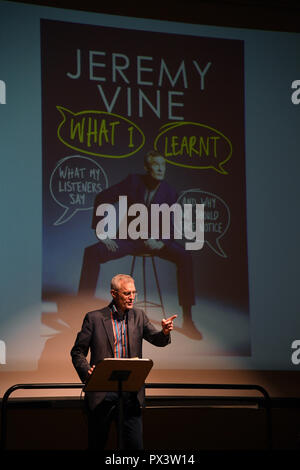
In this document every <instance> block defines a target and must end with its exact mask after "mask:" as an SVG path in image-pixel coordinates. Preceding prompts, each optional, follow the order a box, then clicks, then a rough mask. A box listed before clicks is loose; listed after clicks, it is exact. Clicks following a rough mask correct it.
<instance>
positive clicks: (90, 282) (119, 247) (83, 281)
mask: <svg viewBox="0 0 300 470" xmlns="http://www.w3.org/2000/svg"><path fill="white" fill-rule="evenodd" d="M114 244H115V249H109V248H108V247H107V245H105V244H104V243H101V242H98V243H95V244H94V245H90V246H88V247H86V248H85V250H84V255H83V262H82V268H81V275H80V281H79V288H78V293H79V294H85V295H90V296H91V297H93V296H94V295H95V292H96V287H97V282H98V277H99V274H100V266H101V264H103V263H106V262H108V261H112V260H114V259H119V258H122V257H123V256H126V255H129V254H134V252H135V243H133V242H131V241H128V240H114Z"/></svg>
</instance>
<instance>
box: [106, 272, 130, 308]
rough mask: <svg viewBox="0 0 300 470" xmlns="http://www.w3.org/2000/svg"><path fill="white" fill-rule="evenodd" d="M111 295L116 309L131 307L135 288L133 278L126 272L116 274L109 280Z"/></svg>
mask: <svg viewBox="0 0 300 470" xmlns="http://www.w3.org/2000/svg"><path fill="white" fill-rule="evenodd" d="M110 291H111V295H112V297H113V299H114V301H115V304H116V306H117V308H118V310H121V311H122V312H124V311H125V310H127V309H130V308H132V307H133V303H134V299H135V296H136V290H135V285H134V279H133V278H132V277H131V276H129V275H128V274H117V275H116V276H114V277H113V278H112V280H111V285H110Z"/></svg>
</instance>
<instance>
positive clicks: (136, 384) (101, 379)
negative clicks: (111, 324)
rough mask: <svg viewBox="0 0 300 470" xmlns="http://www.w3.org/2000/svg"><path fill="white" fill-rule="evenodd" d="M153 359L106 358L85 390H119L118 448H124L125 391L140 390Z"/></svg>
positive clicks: (99, 364)
mask: <svg viewBox="0 0 300 470" xmlns="http://www.w3.org/2000/svg"><path fill="white" fill-rule="evenodd" d="M152 366H153V361H152V360H151V359H138V358H131V359H130V358H124V359H117V358H106V359H103V361H101V362H99V363H98V364H97V365H96V367H95V369H94V371H93V373H92V374H91V376H90V377H89V379H88V381H87V382H86V384H85V386H84V388H83V390H84V391H85V392H118V399H119V402H118V404H119V410H118V411H119V413H118V448H119V449H123V419H124V404H123V392H138V391H139V390H140V388H141V387H142V386H143V385H144V382H145V380H146V378H147V375H148V374H149V372H150V370H151V369H152Z"/></svg>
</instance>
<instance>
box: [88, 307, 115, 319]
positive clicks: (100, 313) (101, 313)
mask: <svg viewBox="0 0 300 470" xmlns="http://www.w3.org/2000/svg"><path fill="white" fill-rule="evenodd" d="M109 314H110V308H109V305H107V306H106V307H103V308H100V309H96V310H91V311H90V312H87V313H86V315H85V317H86V318H89V319H91V320H92V319H96V318H102V317H106V316H107V315H109Z"/></svg>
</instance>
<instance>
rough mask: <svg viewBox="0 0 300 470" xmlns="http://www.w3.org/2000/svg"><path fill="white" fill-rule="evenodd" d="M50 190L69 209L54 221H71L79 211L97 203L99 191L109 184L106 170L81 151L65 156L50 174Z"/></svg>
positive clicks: (61, 204) (58, 201)
mask: <svg viewBox="0 0 300 470" xmlns="http://www.w3.org/2000/svg"><path fill="white" fill-rule="evenodd" d="M49 186H50V193H51V196H52V197H53V199H54V201H55V202H56V203H57V204H58V205H59V206H61V207H63V208H64V209H65V210H64V212H63V214H62V215H61V216H60V217H59V218H58V219H57V220H56V222H54V224H53V225H61V224H64V223H66V222H68V221H69V220H70V219H71V218H72V217H73V216H74V215H75V214H76V213H77V212H78V211H83V210H90V209H92V208H93V207H94V200H95V196H96V194H98V193H100V192H101V191H103V190H104V189H106V188H107V187H108V179H107V175H106V173H105V171H104V170H103V168H102V167H101V166H100V165H99V163H97V162H95V161H94V160H93V159H92V158H89V157H83V156H81V155H73V156H70V157H65V158H63V159H62V160H60V161H59V162H58V164H57V165H56V167H55V169H54V170H53V172H52V174H51V177H50V184H49Z"/></svg>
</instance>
